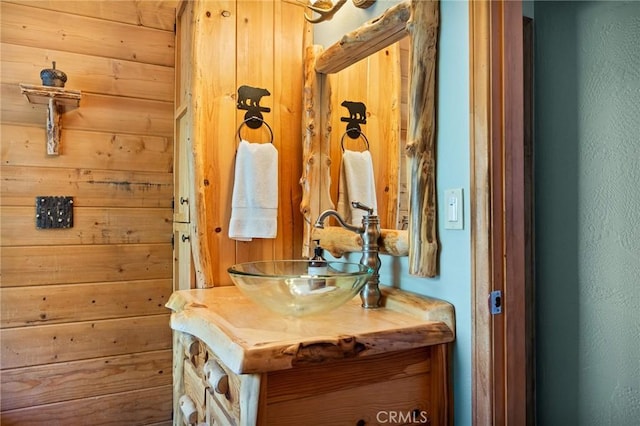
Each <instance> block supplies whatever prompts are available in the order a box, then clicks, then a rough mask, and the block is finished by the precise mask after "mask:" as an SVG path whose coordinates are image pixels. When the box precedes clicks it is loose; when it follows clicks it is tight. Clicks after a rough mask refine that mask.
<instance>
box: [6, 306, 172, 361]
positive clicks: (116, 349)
mask: <svg viewBox="0 0 640 426" xmlns="http://www.w3.org/2000/svg"><path fill="white" fill-rule="evenodd" d="M168 319H169V316H168V315H167V314H163V315H149V316H142V317H131V318H119V319H108V320H99V321H87V322H73V323H65V324H56V325H38V326H31V327H17V328H7V329H3V330H2V367H3V368H5V369H8V368H18V367H28V366H35V365H43V364H51V363H57V362H66V361H76V360H81V359H88V358H95V357H100V356H111V355H124V354H127V353H136V352H146V351H155V350H160V349H169V348H170V347H171V329H169V327H167V322H168Z"/></svg>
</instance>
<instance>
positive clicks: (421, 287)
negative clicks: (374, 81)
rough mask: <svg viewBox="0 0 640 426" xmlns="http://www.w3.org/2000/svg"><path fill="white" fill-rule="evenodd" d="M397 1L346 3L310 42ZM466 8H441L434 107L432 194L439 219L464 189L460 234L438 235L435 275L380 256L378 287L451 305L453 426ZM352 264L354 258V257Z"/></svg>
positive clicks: (466, 322) (463, 363)
mask: <svg viewBox="0 0 640 426" xmlns="http://www.w3.org/2000/svg"><path fill="white" fill-rule="evenodd" d="M395 3H397V2H396V1H382V0H378V1H377V2H376V3H375V8H376V9H375V10H370V9H367V10H360V9H357V8H355V7H354V6H353V5H352V4H351V2H347V4H346V5H345V6H344V7H343V9H342V10H340V11H339V12H338V13H337V14H336V16H335V17H334V18H333V19H332V20H331V21H328V22H324V23H321V24H318V25H317V26H316V27H315V34H314V40H315V42H316V43H317V44H322V45H324V46H325V47H327V46H329V45H330V44H332V43H334V42H335V41H337V40H339V38H340V36H341V35H342V34H344V33H345V32H346V31H349V30H351V29H353V28H355V27H357V26H358V25H360V24H361V23H363V22H365V21H367V20H369V19H372V18H375V17H377V16H379V15H380V14H381V13H382V11H383V10H385V9H387V8H388V7H389V6H391V5H393V4H395ZM468 10H469V5H468V4H467V2H466V1H448V0H445V1H442V2H441V3H440V35H439V46H438V77H437V84H438V91H437V98H438V105H437V190H438V205H439V215H440V216H443V215H444V213H443V209H442V207H443V205H444V203H443V200H442V197H443V193H444V190H445V189H449V188H463V191H464V199H465V200H464V203H465V205H464V211H465V221H464V229H463V230H457V231H454V230H445V229H444V228H443V227H442V224H440V226H439V229H438V235H439V241H440V244H441V255H440V275H439V276H438V277H437V278H434V279H430V278H417V277H413V276H410V275H409V274H408V269H409V268H408V264H407V258H393V257H390V256H382V267H381V269H380V275H381V282H382V283H383V284H388V285H391V284H394V285H396V286H397V287H399V288H401V289H403V290H407V291H412V292H415V293H419V294H423V295H428V296H431V297H436V298H439V299H443V300H446V301H448V302H450V303H452V304H453V305H454V307H455V311H456V342H455V344H454V353H453V374H454V380H453V381H454V385H453V390H454V408H455V414H454V415H455V424H456V425H470V424H471V251H470V232H469V223H470V222H469V217H468V212H469V208H468V206H469V185H470V183H469V182H470V180H469V179H470V175H469V162H470V158H469V13H468ZM353 259H355V260H356V261H357V260H358V259H359V256H354V257H353Z"/></svg>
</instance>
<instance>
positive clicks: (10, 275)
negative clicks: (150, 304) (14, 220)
mask: <svg viewBox="0 0 640 426" xmlns="http://www.w3.org/2000/svg"><path fill="white" fill-rule="evenodd" d="M1 256H2V257H1V259H0V260H1V265H0V271H1V272H2V282H1V283H0V285H1V286H2V287H13V286H29V285H43V284H66V283H83V282H104V281H127V280H147V279H158V278H171V276H172V267H173V262H172V249H171V244H111V245H95V246H93V245H91V246H67V247H64V248H57V247H54V248H51V247H39V246H32V247H3V248H2V253H1Z"/></svg>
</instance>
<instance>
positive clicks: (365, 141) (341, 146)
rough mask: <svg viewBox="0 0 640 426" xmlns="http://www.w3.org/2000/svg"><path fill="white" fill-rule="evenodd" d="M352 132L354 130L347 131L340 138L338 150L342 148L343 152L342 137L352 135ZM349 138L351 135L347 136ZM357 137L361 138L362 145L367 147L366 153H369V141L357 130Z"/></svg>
mask: <svg viewBox="0 0 640 426" xmlns="http://www.w3.org/2000/svg"><path fill="white" fill-rule="evenodd" d="M353 130H354V129H351V130H347V131H346V132H344V134H343V135H342V138H340V148H342V152H344V137H345V136H347V135H349V133H353ZM349 137H351V135H349ZM358 137H361V138H362V139H364V143H365V145H366V147H367V149H366V151H369V139H367V137H366V136H365V135H364V133H363V132H362V131H360V130H358ZM354 139H355V138H354Z"/></svg>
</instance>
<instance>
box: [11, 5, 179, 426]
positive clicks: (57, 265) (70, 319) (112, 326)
mask: <svg viewBox="0 0 640 426" xmlns="http://www.w3.org/2000/svg"><path fill="white" fill-rule="evenodd" d="M176 4H177V1H176V0H167V1H159V0H153V1H151V0H145V1H139V0H119V1H111V0H109V1H103V0H94V1H65V0H55V1H54V0H10V1H3V2H2V3H0V7H1V9H2V10H1V13H0V21H1V25H0V34H1V39H0V43H1V44H0V49H2V57H1V58H0V59H1V61H2V65H1V66H2V73H0V96H1V97H2V102H0V120H1V122H2V123H1V124H2V126H1V130H0V132H1V133H0V139H1V142H2V143H1V163H0V164H1V167H2V172H1V180H0V204H1V209H0V215H1V217H0V220H1V221H2V228H1V230H0V239H1V246H2V250H1V252H0V274H1V277H2V279H1V281H0V287H2V288H1V289H0V302H1V303H2V306H1V308H0V319H1V323H0V326H1V327H2V330H1V332H2V339H1V342H0V344H1V345H2V353H1V355H2V356H1V358H0V362H1V365H2V367H1V368H2V371H1V372H0V377H1V379H0V381H1V382H2V385H1V386H2V389H1V392H2V398H1V399H2V408H1V409H2V413H0V416H1V417H2V424H3V425H5V424H19V425H30V424H34V425H39V424H42V425H45V424H46V425H57V424H60V425H85V424H86V425H92V426H93V425H100V424H113V425H124V424H126V425H138V424H156V425H162V424H168V423H169V422H170V420H171V408H172V402H171V388H172V387H171V350H170V347H171V341H172V339H171V330H170V327H169V312H168V310H167V309H166V308H165V307H164V303H165V302H166V300H167V298H168V297H169V295H170V293H171V291H172V265H173V256H172V247H171V236H172V229H171V220H172V211H171V207H172V197H173V122H174V117H173V98H174V93H173V86H174V77H175V76H174V74H175V71H174V65H173V64H174V61H175V48H174V44H175V34H174V30H173V27H174V22H175V10H174V8H175V6H176ZM52 61H56V68H58V69H60V70H62V71H64V72H65V73H66V74H67V77H68V81H67V84H66V88H67V89H71V90H79V91H81V92H82V99H81V101H80V105H79V107H77V108H68V109H67V110H66V111H65V112H64V113H63V114H62V115H61V127H62V134H61V144H60V155H58V156H47V155H46V154H45V153H46V151H45V140H46V138H45V127H46V106H44V105H36V104H31V103H29V101H28V100H27V98H26V97H25V96H24V95H23V94H22V93H21V91H20V88H19V84H20V83H27V84H36V85H39V84H40V83H41V81H40V70H41V69H43V68H49V67H50V66H51V62H52ZM47 195H49V196H52V195H54V196H55V195H64V196H72V197H73V198H74V226H73V228H70V229H60V230H38V229H36V228H35V217H34V216H35V198H36V197H37V196H47ZM7 395H9V396H7Z"/></svg>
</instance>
